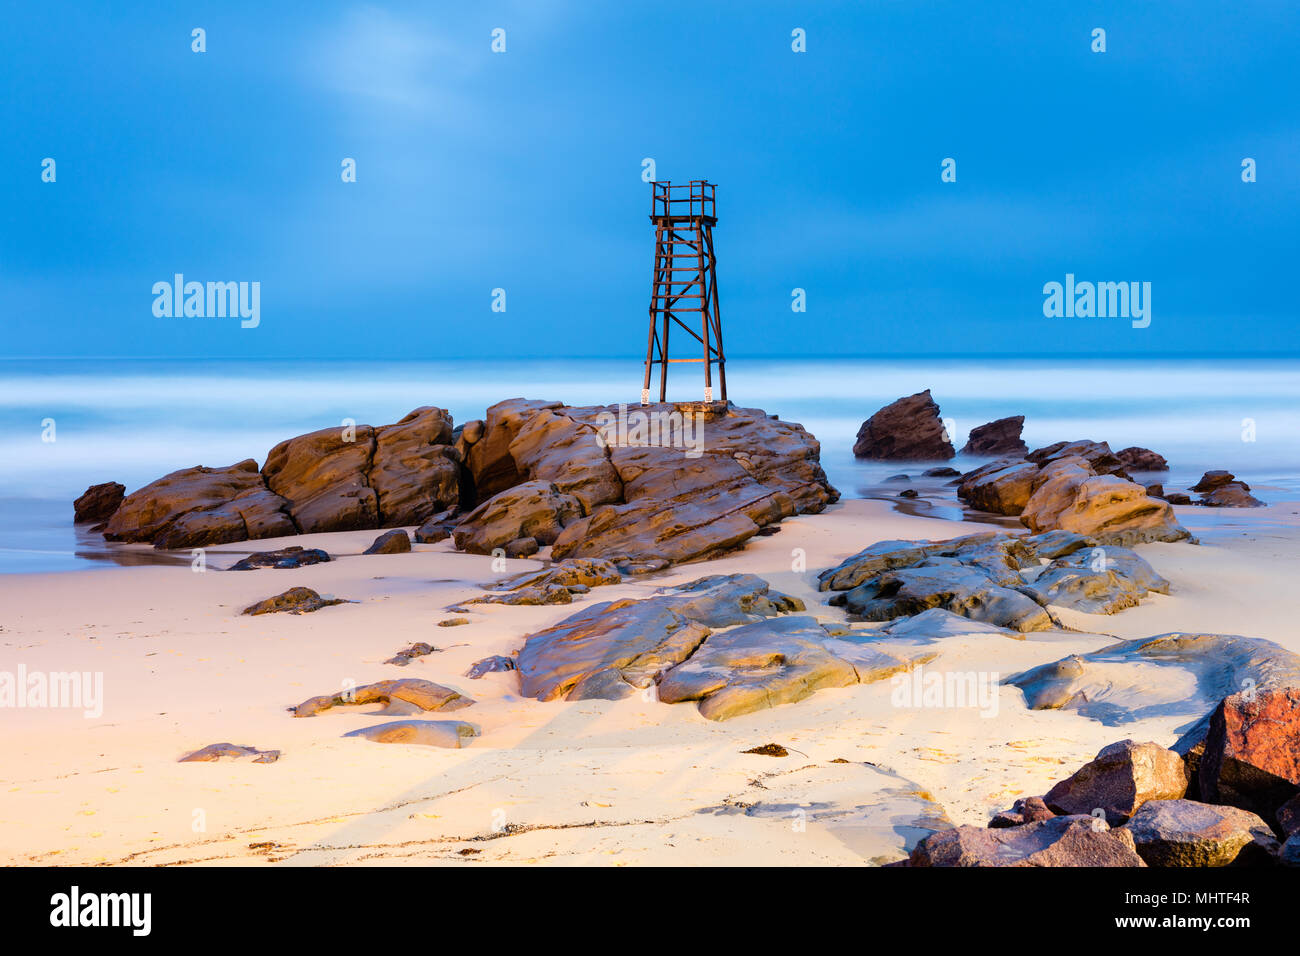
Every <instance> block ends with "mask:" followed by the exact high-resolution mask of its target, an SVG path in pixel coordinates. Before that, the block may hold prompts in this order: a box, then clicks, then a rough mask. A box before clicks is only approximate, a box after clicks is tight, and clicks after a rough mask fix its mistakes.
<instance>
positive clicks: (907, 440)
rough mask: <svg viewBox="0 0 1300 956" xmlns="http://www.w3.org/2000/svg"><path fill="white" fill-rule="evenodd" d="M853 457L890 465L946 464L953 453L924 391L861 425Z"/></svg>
mask: <svg viewBox="0 0 1300 956" xmlns="http://www.w3.org/2000/svg"><path fill="white" fill-rule="evenodd" d="M853 454H854V456H855V457H857V458H875V459H884V460H889V461H947V460H948V459H950V458H952V457H953V456H954V455H955V454H956V452H955V451H954V450H953V447H952V440H951V437H950V436H949V435H948V432H947V430H946V429H945V428H944V425H943V421H942V419H940V417H939V406H938V405H937V404H935V401H934V399H933V398H931V397H930V390H929V389H928V388H927V389H926V390H925V391H924V392H917V393H916V394H915V395H909V396H907V397H906V398H900V399H898V401H896V402H892V403H891V404H889V405H886V406H885V407H884V408H882V409H880V411H878V412H876V413H875V414H874V415H872V416H871V417H870V418H868V419H867V420H866V421H865V422H863V423H862V427H861V428H860V429H858V438H857V441H856V442H855V443H854V445H853Z"/></svg>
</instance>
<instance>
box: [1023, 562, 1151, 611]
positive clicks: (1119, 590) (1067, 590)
mask: <svg viewBox="0 0 1300 956" xmlns="http://www.w3.org/2000/svg"><path fill="white" fill-rule="evenodd" d="M1169 588H1170V585H1169V582H1168V581H1166V580H1165V579H1164V578H1162V577H1161V576H1160V575H1159V574H1157V573H1156V572H1155V569H1154V568H1152V567H1151V565H1150V564H1148V563H1147V561H1146V559H1145V558H1143V557H1142V556H1141V555H1139V554H1138V553H1137V552H1135V551H1130V550H1129V549H1128V548H1118V547H1100V546H1098V547H1092V548H1083V549H1080V550H1077V551H1074V552H1072V553H1070V554H1068V555H1064V556H1062V557H1058V558H1056V559H1055V560H1053V561H1052V563H1051V564H1049V565H1048V566H1047V567H1045V568H1044V569H1043V570H1042V571H1041V572H1039V574H1038V575H1037V576H1036V577H1034V579H1033V581H1032V582H1031V583H1029V584H1026V585H1025V586H1024V587H1022V588H1020V591H1021V593H1023V594H1026V595H1028V596H1029V597H1031V598H1033V599H1034V600H1035V601H1037V602H1038V603H1039V604H1042V605H1044V606H1047V605H1056V606H1058V607H1066V608H1070V609H1071V610H1074V611H1083V612H1085V613H1088V614H1114V613H1116V612H1117V611H1122V610H1124V609H1125V608H1129V607H1135V606H1137V605H1138V604H1139V603H1141V601H1142V598H1144V597H1146V595H1147V594H1149V593H1151V592H1155V593H1158V594H1168V593H1169Z"/></svg>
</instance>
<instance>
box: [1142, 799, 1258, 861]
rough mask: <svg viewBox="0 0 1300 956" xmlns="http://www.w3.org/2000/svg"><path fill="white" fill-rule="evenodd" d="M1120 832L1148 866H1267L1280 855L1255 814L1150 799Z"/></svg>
mask: <svg viewBox="0 0 1300 956" xmlns="http://www.w3.org/2000/svg"><path fill="white" fill-rule="evenodd" d="M1123 829H1124V830H1127V831H1128V832H1129V833H1131V834H1132V835H1133V844H1134V847H1135V848H1136V850H1137V852H1138V856H1140V857H1142V859H1143V860H1145V861H1146V864H1147V866H1166V867H1168V866H1271V865H1273V864H1274V863H1275V862H1276V858H1277V855H1278V852H1279V850H1280V847H1279V846H1278V842H1277V839H1276V838H1275V837H1274V836H1273V833H1272V831H1271V830H1269V828H1268V825H1267V824H1266V823H1265V822H1264V821H1263V820H1261V819H1260V818H1259V817H1258V816H1256V815H1255V814H1253V813H1249V812H1247V811H1245V810H1239V809H1237V808H1236V807H1221V806H1213V805H1211V804H1208V803H1198V802H1196V801H1195V800H1180V799H1175V798H1152V799H1151V800H1150V801H1149V802H1146V803H1143V804H1142V807H1141V809H1140V810H1138V811H1137V812H1136V813H1135V814H1134V816H1133V819H1131V820H1129V821H1128V822H1127V823H1126V824H1124V826H1123Z"/></svg>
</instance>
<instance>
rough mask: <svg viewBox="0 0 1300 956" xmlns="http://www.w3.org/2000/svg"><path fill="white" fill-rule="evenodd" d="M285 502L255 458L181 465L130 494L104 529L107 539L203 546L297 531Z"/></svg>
mask: <svg viewBox="0 0 1300 956" xmlns="http://www.w3.org/2000/svg"><path fill="white" fill-rule="evenodd" d="M297 530H298V529H297V528H296V527H295V526H294V523H293V521H292V520H290V518H289V515H288V513H287V511H286V502H285V501H284V499H283V498H281V497H280V496H278V495H276V494H274V493H273V492H271V491H268V490H267V487H266V484H265V483H264V482H263V481H262V476H261V475H260V474H258V471H257V462H255V461H253V460H252V459H251V458H250V459H248V460H247V461H242V462H240V463H239V464H237V465H231V466H230V467H228V468H204V467H202V466H200V467H196V468H183V469H181V470H180V471H174V472H172V473H171V474H169V475H166V476H164V477H162V478H159V479H158V480H157V481H154V482H151V483H150V484H148V485H145V486H144V487H143V488H141V489H140V490H138V491H135V492H133V493H131V494H130V495H127V496H126V498H125V499H123V501H122V504H121V505H120V506H119V507H118V509H117V511H116V512H114V514H113V517H112V518H111V519H110V520H109V522H108V526H107V527H106V528H105V529H104V537H105V538H107V539H108V540H109V541H151V542H153V544H154V547H156V548H202V547H207V546H208V545H213V544H226V543H228V542H231V541H244V540H246V539H249V538H271V537H279V536H281V535H290V534H296V533H297Z"/></svg>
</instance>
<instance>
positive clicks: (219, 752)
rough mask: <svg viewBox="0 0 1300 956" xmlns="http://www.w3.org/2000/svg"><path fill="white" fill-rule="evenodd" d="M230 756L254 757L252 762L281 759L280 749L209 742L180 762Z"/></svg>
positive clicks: (203, 760) (197, 761) (210, 759)
mask: <svg viewBox="0 0 1300 956" xmlns="http://www.w3.org/2000/svg"><path fill="white" fill-rule="evenodd" d="M226 757H230V758H233V759H236V760H241V759H245V758H249V757H251V758H252V763H275V762H276V761H277V760H279V759H280V751H278V750H258V749H257V748H256V747H248V746H244V745H242V744H229V743H221V744H208V745H207V746H206V747H203V748H202V749H200V750H196V751H194V752H193V753H188V754H186V755H185V756H184V757H181V758H180V760H179V761H178V762H179V763H208V762H211V761H214V760H222V759H224V758H226Z"/></svg>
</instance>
